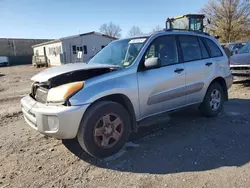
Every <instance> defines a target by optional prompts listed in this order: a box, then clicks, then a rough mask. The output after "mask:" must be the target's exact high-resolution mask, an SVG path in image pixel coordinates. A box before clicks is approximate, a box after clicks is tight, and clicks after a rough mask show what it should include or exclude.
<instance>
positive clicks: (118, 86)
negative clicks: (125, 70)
mask: <svg viewBox="0 0 250 188" xmlns="http://www.w3.org/2000/svg"><path fill="white" fill-rule="evenodd" d="M113 94H123V95H125V96H127V97H128V99H129V100H130V101H131V103H132V105H133V107H134V111H135V115H136V117H139V99H138V86H137V76H136V73H129V74H120V75H119V76H110V75H106V78H105V79H103V77H102V78H100V79H93V80H90V81H89V82H88V80H87V81H86V82H85V85H84V88H83V89H82V90H81V91H79V92H78V93H76V94H75V95H74V96H73V97H71V98H70V100H69V101H70V104H71V105H74V106H79V105H85V104H91V103H93V102H95V101H97V100H98V99H100V98H103V97H105V96H109V95H113Z"/></svg>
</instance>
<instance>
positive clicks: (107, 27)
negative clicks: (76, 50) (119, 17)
mask: <svg viewBox="0 0 250 188" xmlns="http://www.w3.org/2000/svg"><path fill="white" fill-rule="evenodd" d="M162 29H163V28H162V27H161V26H159V25H157V26H156V27H155V28H154V29H152V31H151V32H156V31H161V30H162ZM99 30H100V32H101V33H103V34H106V35H108V36H111V37H116V38H120V37H121V31H122V29H121V27H120V26H119V25H118V24H114V23H113V22H109V23H105V24H102V25H101V27H100V29H99ZM141 34H143V31H142V30H141V29H140V27H138V26H135V25H134V26H132V27H131V28H130V30H129V31H128V33H127V36H136V35H141Z"/></svg>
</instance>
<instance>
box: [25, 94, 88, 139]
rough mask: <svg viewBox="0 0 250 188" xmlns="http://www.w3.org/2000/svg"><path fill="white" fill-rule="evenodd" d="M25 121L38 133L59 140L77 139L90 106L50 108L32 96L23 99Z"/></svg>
mask: <svg viewBox="0 0 250 188" xmlns="http://www.w3.org/2000/svg"><path fill="white" fill-rule="evenodd" d="M21 107H22V112H23V115H24V119H25V121H26V122H27V123H28V124H29V125H30V126H31V127H32V128H33V129H35V130H37V131H38V132H40V133H42V134H45V135H48V136H52V137H55V138H59V139H71V138H75V137H76V134H77V131H78V128H79V125H80V122H81V119H82V116H83V114H84V112H85V111H86V109H87V107H88V105H82V106H48V105H46V104H42V103H38V102H37V101H35V100H34V99H33V98H31V97H30V96H26V97H24V98H22V99H21Z"/></svg>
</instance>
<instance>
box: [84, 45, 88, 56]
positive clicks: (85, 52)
mask: <svg viewBox="0 0 250 188" xmlns="http://www.w3.org/2000/svg"><path fill="white" fill-rule="evenodd" d="M83 51H84V54H87V53H88V51H87V46H83Z"/></svg>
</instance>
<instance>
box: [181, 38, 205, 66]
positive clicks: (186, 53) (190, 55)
mask: <svg viewBox="0 0 250 188" xmlns="http://www.w3.org/2000/svg"><path fill="white" fill-rule="evenodd" d="M179 41H180V47H181V51H182V56H183V61H184V62H188V61H195V60H199V59H202V55H201V49H200V44H199V42H198V39H197V37H195V36H188V35H183V36H182V35H180V36H179Z"/></svg>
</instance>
